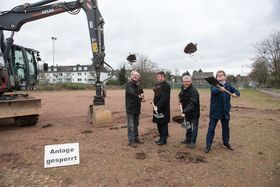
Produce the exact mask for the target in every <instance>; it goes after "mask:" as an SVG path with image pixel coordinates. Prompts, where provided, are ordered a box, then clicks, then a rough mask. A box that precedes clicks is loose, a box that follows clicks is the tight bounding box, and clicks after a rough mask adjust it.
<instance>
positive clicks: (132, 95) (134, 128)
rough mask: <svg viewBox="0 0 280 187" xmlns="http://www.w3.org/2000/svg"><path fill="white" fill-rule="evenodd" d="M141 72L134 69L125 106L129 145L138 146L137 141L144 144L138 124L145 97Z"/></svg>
mask: <svg viewBox="0 0 280 187" xmlns="http://www.w3.org/2000/svg"><path fill="white" fill-rule="evenodd" d="M139 77H140V74H139V73H138V72H137V71H132V72H131V75H130V80H129V81H128V82H127V84H126V88H125V107H126V114H127V130H128V146H131V147H134V148H135V147H136V145H135V143H138V144H142V143H143V142H142V141H140V139H139V133H138V126H139V115H140V111H141V100H142V99H143V97H144V95H143V93H144V92H143V89H141V87H140V83H139Z"/></svg>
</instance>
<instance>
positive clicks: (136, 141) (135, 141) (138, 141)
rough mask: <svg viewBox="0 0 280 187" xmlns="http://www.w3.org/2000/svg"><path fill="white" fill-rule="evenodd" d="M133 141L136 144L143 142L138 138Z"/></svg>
mask: <svg viewBox="0 0 280 187" xmlns="http://www.w3.org/2000/svg"><path fill="white" fill-rule="evenodd" d="M134 143H137V144H144V142H142V141H141V140H139V139H136V140H134Z"/></svg>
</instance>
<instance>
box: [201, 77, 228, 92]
mask: <svg viewBox="0 0 280 187" xmlns="http://www.w3.org/2000/svg"><path fill="white" fill-rule="evenodd" d="M205 80H206V81H207V82H208V83H209V84H211V85H212V86H216V87H218V88H224V87H222V86H220V85H219V81H218V80H217V79H215V78H214V77H207V78H205ZM225 92H226V93H227V94H229V95H231V96H233V94H232V93H231V92H229V91H228V90H226V89H225Z"/></svg>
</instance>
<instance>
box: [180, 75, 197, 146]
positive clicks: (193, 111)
mask: <svg viewBox="0 0 280 187" xmlns="http://www.w3.org/2000/svg"><path fill="white" fill-rule="evenodd" d="M182 83H183V85H182V87H181V91H180V93H179V95H178V98H179V102H180V104H181V107H182V109H183V115H184V116H185V119H186V121H189V122H190V124H191V128H190V129H187V130H186V139H185V140H183V141H182V142H181V143H183V144H187V145H188V146H189V148H192V149H193V148H195V144H196V138H197V132H198V123H199V117H200V103H199V93H198V91H197V89H196V88H195V87H194V86H193V85H192V78H191V77H190V76H188V75H186V76H184V77H183V78H182Z"/></svg>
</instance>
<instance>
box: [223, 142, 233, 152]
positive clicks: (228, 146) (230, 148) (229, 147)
mask: <svg viewBox="0 0 280 187" xmlns="http://www.w3.org/2000/svg"><path fill="white" fill-rule="evenodd" d="M224 146H226V147H227V148H228V149H229V150H232V151H233V148H232V147H231V145H230V144H229V143H224Z"/></svg>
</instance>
